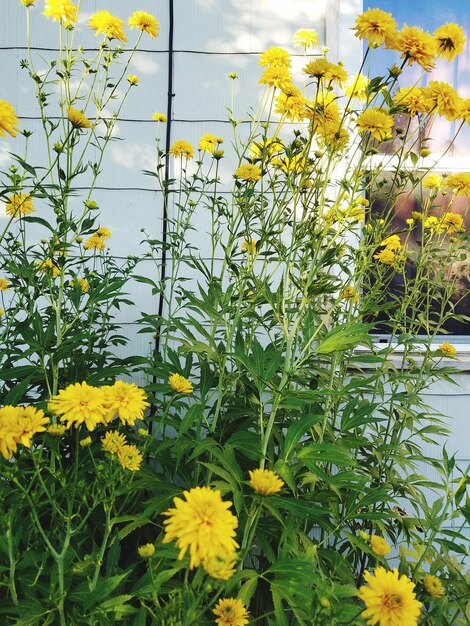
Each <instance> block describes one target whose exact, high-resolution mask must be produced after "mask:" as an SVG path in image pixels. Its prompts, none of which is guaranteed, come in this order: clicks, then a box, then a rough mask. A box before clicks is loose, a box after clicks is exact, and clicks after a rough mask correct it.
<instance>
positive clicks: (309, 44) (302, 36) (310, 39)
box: [292, 28, 318, 50]
mask: <svg viewBox="0 0 470 626" xmlns="http://www.w3.org/2000/svg"><path fill="white" fill-rule="evenodd" d="M292 42H293V44H294V46H297V48H304V49H305V50H306V49H307V48H315V46H316V45H318V34H317V31H316V30H313V28H300V29H299V30H297V31H296V32H295V33H294V36H293V37H292Z"/></svg>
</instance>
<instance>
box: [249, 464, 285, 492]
mask: <svg viewBox="0 0 470 626" xmlns="http://www.w3.org/2000/svg"><path fill="white" fill-rule="evenodd" d="M248 474H249V475H250V485H251V486H252V487H253V489H254V490H255V491H256V493H259V494H260V495H262V496H272V495H274V494H275V493H277V492H278V491H281V489H282V487H283V486H284V481H283V480H281V479H280V478H279V476H278V475H277V474H276V472H273V471H272V470H267V469H255V470H250V471H249V472H248Z"/></svg>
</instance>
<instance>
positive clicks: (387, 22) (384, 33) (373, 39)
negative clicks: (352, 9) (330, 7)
mask: <svg viewBox="0 0 470 626" xmlns="http://www.w3.org/2000/svg"><path fill="white" fill-rule="evenodd" d="M396 27H397V23H396V22H395V20H394V19H393V17H392V14H391V13H386V12H385V11H381V10H380V9H368V10H367V11H365V12H364V13H362V14H361V15H359V17H357V18H356V26H355V27H354V28H353V30H354V31H355V33H354V34H355V35H356V37H359V39H367V42H368V45H369V47H371V48H372V47H374V48H375V47H376V46H380V45H381V44H383V43H384V44H385V45H386V47H388V48H389V47H392V46H393V42H394V40H395V37H396Z"/></svg>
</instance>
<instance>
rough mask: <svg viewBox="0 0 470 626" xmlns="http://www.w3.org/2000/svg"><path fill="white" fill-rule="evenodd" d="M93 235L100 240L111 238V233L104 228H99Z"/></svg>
mask: <svg viewBox="0 0 470 626" xmlns="http://www.w3.org/2000/svg"><path fill="white" fill-rule="evenodd" d="M95 235H97V236H98V237H101V238H102V239H109V238H110V237H111V231H110V230H109V228H106V227H105V226H100V228H98V229H97V230H95Z"/></svg>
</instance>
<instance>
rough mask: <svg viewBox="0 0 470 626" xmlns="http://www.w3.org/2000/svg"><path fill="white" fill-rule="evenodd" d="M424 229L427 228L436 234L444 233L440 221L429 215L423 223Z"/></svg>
mask: <svg viewBox="0 0 470 626" xmlns="http://www.w3.org/2000/svg"><path fill="white" fill-rule="evenodd" d="M423 226H424V228H429V229H430V230H432V231H435V232H436V233H442V232H444V228H443V226H442V224H441V222H440V220H439V219H438V218H437V217H436V216H435V215H430V216H429V217H427V218H426V219H425V220H424V222H423Z"/></svg>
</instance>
